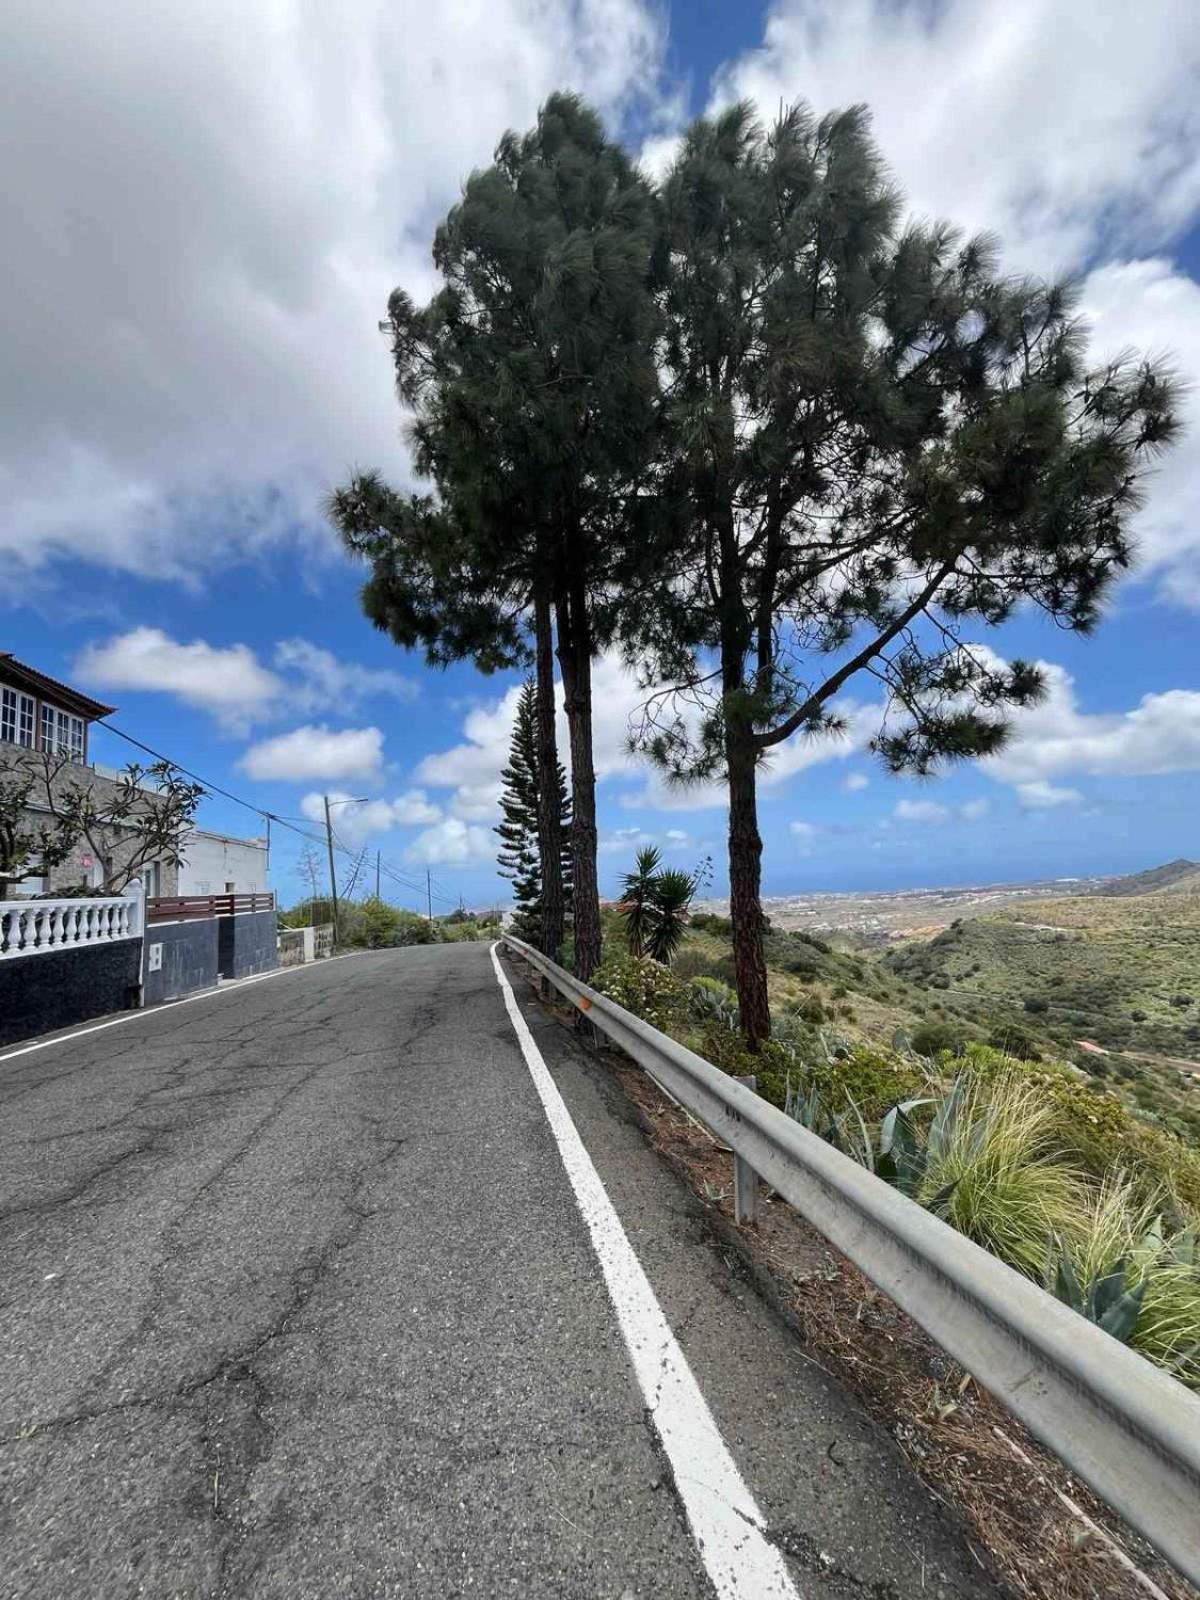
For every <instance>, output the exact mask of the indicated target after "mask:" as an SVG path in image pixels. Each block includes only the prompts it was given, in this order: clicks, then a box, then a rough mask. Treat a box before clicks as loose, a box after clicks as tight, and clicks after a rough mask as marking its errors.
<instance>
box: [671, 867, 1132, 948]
mask: <svg viewBox="0 0 1200 1600" xmlns="http://www.w3.org/2000/svg"><path fill="white" fill-rule="evenodd" d="M1111 881H1112V879H1111V877H1107V876H1106V877H1094V878H1048V879H1042V880H1039V881H1037V882H1033V883H989V884H977V885H973V886H971V887H968V888H956V889H945V888H930V889H896V890H872V891H869V892H864V893H861V894H859V893H854V892H844V893H838V894H831V893H827V894H795V895H765V896H764V897H763V910H764V911H765V912H766V914H767V916H768V917H769V918H770V919H771V923H772V925H773V926H774V927H776V928H783V929H785V930H792V929H797V928H798V929H802V930H804V931H806V932H811V933H853V934H856V935H857V936H858V937H859V938H861V939H863V940H865V941H867V942H868V943H872V944H885V943H890V942H891V941H892V940H896V939H914V938H920V937H922V936H923V935H926V934H933V933H937V932H938V931H939V930H940V929H942V928H947V927H949V926H950V924H951V923H952V922H954V921H956V920H957V919H959V918H960V917H978V916H982V915H984V913H986V912H991V911H1000V910H1002V909H1003V908H1004V907H1005V906H1009V905H1013V904H1015V903H1017V902H1018V901H1025V900H1063V899H1066V898H1067V897H1068V896H1070V895H1078V894H1094V893H1095V892H1096V890H1097V889H1099V888H1101V887H1102V886H1103V885H1104V884H1106V883H1109V882H1111ZM695 909H696V910H697V911H709V912H713V913H715V914H716V915H718V916H728V915H729V901H728V900H727V899H709V900H704V901H697V902H696V906H695Z"/></svg>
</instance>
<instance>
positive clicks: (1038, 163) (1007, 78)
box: [716, 0, 1200, 272]
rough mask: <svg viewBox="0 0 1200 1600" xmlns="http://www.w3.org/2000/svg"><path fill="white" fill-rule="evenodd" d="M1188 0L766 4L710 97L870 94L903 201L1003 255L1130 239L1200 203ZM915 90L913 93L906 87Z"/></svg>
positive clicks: (764, 102) (1053, 253) (816, 100)
mask: <svg viewBox="0 0 1200 1600" xmlns="http://www.w3.org/2000/svg"><path fill="white" fill-rule="evenodd" d="M1198 67H1200V24H1198V19H1197V14H1196V9H1195V5H1194V3H1193V0H1158V3H1156V4H1154V5H1151V6H1131V5H1128V4H1126V3H1125V0H1055V3H1054V4H1053V5H1047V4H1046V3H1045V0H946V3H944V4H942V5H939V6H937V7H936V8H931V7H930V6H929V5H928V4H927V3H926V0H839V3H838V4H837V5H836V6H824V5H820V4H816V3H814V0H775V3H774V4H773V5H772V6H771V9H770V12H769V15H768V20H767V27H766V34H765V39H764V43H763V46H762V48H760V49H756V50H753V51H750V52H749V53H748V54H746V55H745V56H743V57H741V59H740V60H738V61H737V62H735V63H734V64H733V65H732V66H731V67H730V68H729V69H728V70H727V71H726V72H725V73H724V74H723V75H722V76H721V78H720V80H719V83H718V88H717V94H716V100H717V102H719V103H728V102H730V101H733V100H736V99H740V98H742V97H749V98H751V99H753V100H754V101H755V102H756V103H757V104H758V106H759V108H760V110H761V112H762V114H763V115H764V116H767V117H770V116H773V115H775V114H776V113H777V110H778V107H779V103H780V100H781V99H782V100H783V101H785V102H789V101H792V100H794V99H796V98H797V97H803V98H804V99H806V100H808V101H809V103H810V104H811V105H812V106H813V107H814V109H816V110H817V111H818V112H824V111H827V110H829V109H831V108H833V107H837V106H846V105H851V104H854V103H857V102H859V101H865V102H866V103H867V104H868V105H869V106H870V107H871V110H872V113H873V115H874V119H875V134H876V137H877V139H878V141H879V143H880V145H881V147H882V149H883V151H884V154H885V155H886V157H887V160H888V162H889V164H890V166H891V167H892V170H893V171H894V173H895V175H896V178H897V180H898V182H899V183H900V185H901V187H902V188H903V189H904V190H905V191H906V194H907V197H908V201H909V204H910V206H911V209H912V210H913V211H914V212H917V213H919V214H923V215H932V216H945V217H948V218H949V220H950V221H952V222H955V223H957V224H959V225H961V226H963V227H966V228H968V229H971V230H978V229H988V230H996V231H998V232H999V233H1000V234H1001V236H1002V240H1003V243H1004V246H1005V248H1006V252H1007V256H1008V259H1009V260H1010V261H1011V262H1012V264H1013V265H1015V266H1021V267H1025V268H1032V269H1033V270H1037V271H1041V272H1057V271H1061V270H1064V269H1069V268H1073V267H1078V266H1079V265H1081V264H1082V263H1083V262H1084V261H1086V260H1087V259H1088V258H1089V256H1091V255H1092V253H1093V251H1094V249H1095V247H1096V245H1097V243H1098V241H1100V240H1101V239H1103V240H1104V241H1105V242H1106V243H1108V244H1109V245H1110V248H1111V249H1119V248H1123V247H1126V246H1127V245H1128V244H1130V243H1132V244H1134V245H1135V246H1136V248H1137V249H1138V251H1139V252H1140V251H1142V250H1144V249H1145V248H1146V246H1147V245H1149V246H1150V247H1151V248H1153V246H1154V245H1155V244H1157V243H1158V242H1159V241H1162V240H1165V239H1167V238H1170V237H1171V236H1172V235H1173V234H1174V233H1175V232H1176V231H1177V230H1178V229H1180V228H1181V227H1182V226H1183V225H1185V223H1186V222H1187V220H1188V218H1189V216H1190V214H1191V212H1192V211H1193V209H1194V208H1195V206H1196V205H1197V203H1200V103H1198V101H1197V97H1196V92H1195V80H1196V72H1197V68H1198ZM918 85H919V86H920V88H919V90H917V91H916V98H914V86H918Z"/></svg>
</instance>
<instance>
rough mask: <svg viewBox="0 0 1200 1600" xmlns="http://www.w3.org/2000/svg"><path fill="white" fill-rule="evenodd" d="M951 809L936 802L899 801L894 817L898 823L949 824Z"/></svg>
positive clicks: (893, 812) (893, 809) (895, 807)
mask: <svg viewBox="0 0 1200 1600" xmlns="http://www.w3.org/2000/svg"><path fill="white" fill-rule="evenodd" d="M950 814H951V813H950V807H949V806H943V805H939V804H938V802H937V801H936V800H897V802H896V804H895V806H894V807H893V808H892V816H893V817H895V819H896V821H897V822H948V821H949V819H950Z"/></svg>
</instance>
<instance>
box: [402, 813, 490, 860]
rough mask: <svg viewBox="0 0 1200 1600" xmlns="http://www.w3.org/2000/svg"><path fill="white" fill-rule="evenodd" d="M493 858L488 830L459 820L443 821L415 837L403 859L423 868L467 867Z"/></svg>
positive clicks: (446, 818) (449, 818)
mask: <svg viewBox="0 0 1200 1600" xmlns="http://www.w3.org/2000/svg"><path fill="white" fill-rule="evenodd" d="M495 854H496V838H495V836H494V835H493V834H492V833H491V832H490V830H489V829H487V828H478V827H474V826H472V825H471V824H470V823H468V822H463V821H462V819H461V818H460V817H443V819H442V820H441V822H439V823H437V824H436V825H435V826H434V827H432V828H426V829H425V831H424V832H423V833H419V834H418V835H417V837H416V838H415V839H414V840H413V842H412V843H411V844H410V845H409V846H408V848H407V850H405V852H404V858H405V860H406V861H409V862H411V863H413V864H414V865H419V866H423V867H440V866H445V867H467V866H473V865H475V864H476V863H479V862H483V861H490V860H493V859H494V857H495Z"/></svg>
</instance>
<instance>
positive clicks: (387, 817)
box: [300, 789, 442, 848]
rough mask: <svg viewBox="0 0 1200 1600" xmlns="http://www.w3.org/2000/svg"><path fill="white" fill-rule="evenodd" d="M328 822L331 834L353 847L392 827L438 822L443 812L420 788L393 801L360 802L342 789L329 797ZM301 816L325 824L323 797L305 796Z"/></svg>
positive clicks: (331, 792)
mask: <svg viewBox="0 0 1200 1600" xmlns="http://www.w3.org/2000/svg"><path fill="white" fill-rule="evenodd" d="M329 803H330V808H331V809H330V820H331V821H332V823H333V827H334V831H335V832H336V833H337V834H338V835H339V837H340V838H342V839H343V840H344V841H345V842H346V843H347V844H348V845H351V846H353V847H355V848H357V846H359V845H360V844H362V843H363V842H364V841H365V840H366V839H369V838H372V837H373V836H374V835H375V834H378V833H388V832H390V831H391V829H393V828H417V827H424V826H425V825H427V824H428V823H431V822H437V821H439V819H440V818H441V815H442V812H441V808H440V807H439V806H435V805H433V804H432V802H431V801H430V800H429V799H428V797H427V796H426V794H425V791H424V790H423V789H410V790H409V791H408V792H407V793H406V794H402V795H397V797H396V798H395V799H394V800H360V799H358V797H357V796H351V795H349V794H346V793H344V792H343V791H342V790H340V789H337V790H331V791H330V794H329ZM300 812H301V815H302V816H305V817H310V818H311V819H312V821H313V822H319V823H321V824H322V825H323V824H324V822H325V796H324V794H315V793H314V794H306V795H305V796H304V798H303V800H301V802H300Z"/></svg>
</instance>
